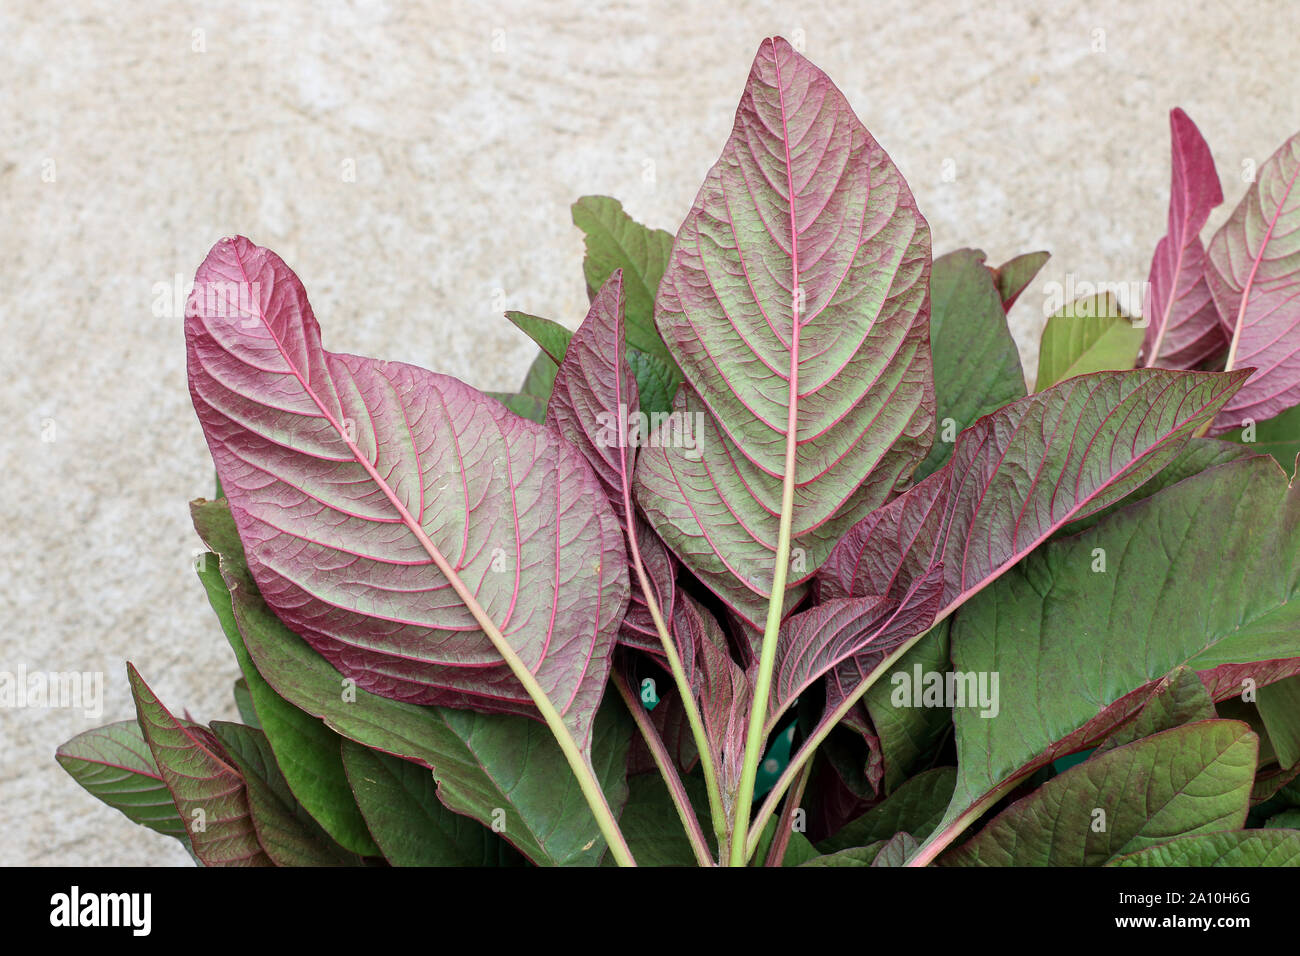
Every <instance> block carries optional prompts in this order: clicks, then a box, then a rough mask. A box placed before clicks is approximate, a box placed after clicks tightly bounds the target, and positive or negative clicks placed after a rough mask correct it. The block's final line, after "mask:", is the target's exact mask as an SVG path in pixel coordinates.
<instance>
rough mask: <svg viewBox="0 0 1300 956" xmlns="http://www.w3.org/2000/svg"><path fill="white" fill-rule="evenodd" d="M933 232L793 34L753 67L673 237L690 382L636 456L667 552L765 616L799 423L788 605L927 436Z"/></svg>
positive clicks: (670, 317) (680, 340)
mask: <svg viewBox="0 0 1300 956" xmlns="http://www.w3.org/2000/svg"><path fill="white" fill-rule="evenodd" d="M929 278H930V236H929V227H928V226H927V225H926V223H925V220H924V219H923V218H922V217H921V215H920V213H919V212H918V211H917V208H916V203H915V201H914V200H913V198H912V195H911V192H910V191H909V190H908V187H907V184H906V183H905V182H904V181H903V177H902V175H901V174H900V173H899V171H898V169H897V168H896V167H895V166H894V164H893V163H892V162H891V161H890V159H889V157H888V156H887V155H886V154H885V152H884V150H883V149H881V148H880V146H879V144H877V143H876V141H875V140H874V139H873V138H872V137H871V135H870V134H869V133H868V132H867V130H866V128H865V127H863V125H862V124H861V123H860V122H859V121H858V119H857V117H856V116H855V115H854V114H853V110H852V109H851V108H850V107H849V104H848V101H847V100H846V99H845V98H844V96H843V94H841V93H840V91H839V90H838V89H836V88H835V86H834V84H833V83H832V82H831V81H830V79H829V78H828V77H827V76H826V75H825V74H824V73H822V72H821V71H820V70H819V69H817V67H815V66H814V65H813V64H812V63H810V62H809V61H808V60H806V59H804V58H803V57H802V56H800V55H799V54H798V53H796V52H795V51H794V50H793V49H792V48H791V46H790V44H789V43H787V42H786V41H785V40H783V39H780V38H775V39H770V40H765V41H764V42H763V44H762V45H761V46H760V48H759V50H758V54H757V56H756V57H755V59H754V64H753V68H752V70H751V72H750V75H749V81H748V83H747V85H746V87H745V91H744V95H743V96H742V98H741V101H740V106H739V108H738V109H737V111H736V120H735V126H734V127H733V129H732V133H731V137H730V138H729V139H728V141H727V143H726V145H725V146H724V148H723V151H722V155H721V157H720V158H719V160H718V162H717V163H716V165H714V167H713V168H712V169H711V170H710V171H709V174H708V176H707V178H706V179H705V181H704V185H703V187H702V188H701V189H700V192H699V195H698V196H697V197H696V200H695V204H694V206H693V207H692V208H691V211H690V213H689V214H688V215H687V217H686V220H685V222H684V223H683V224H682V227H681V229H680V230H679V232H678V234H677V238H676V241H675V243H674V246H673V252H672V257H671V259H670V262H669V266H668V269H667V271H666V272H665V273H664V276H663V279H662V282H661V283H660V286H659V297H658V302H657V304H656V312H655V321H656V324H657V326H658V328H659V331H660V334H661V335H662V336H663V340H664V343H665V344H666V345H667V347H668V350H669V352H670V353H671V354H672V356H673V358H674V359H675V360H676V362H677V364H678V365H679V367H680V368H681V370H682V373H683V375H684V376H685V382H684V383H683V385H682V387H681V388H680V389H679V390H678V392H677V399H676V402H675V403H674V406H673V413H674V415H676V416H677V418H676V419H675V424H676V425H677V426H678V427H680V428H682V429H683V431H684V433H685V434H687V435H688V436H689V437H690V438H691V439H692V440H691V441H690V443H689V444H688V443H686V442H684V441H675V440H673V439H674V437H675V436H674V433H673V432H672V431H669V430H666V429H665V428H663V427H661V428H660V429H659V431H658V432H657V433H656V434H657V436H659V438H660V439H661V440H659V441H652V442H651V444H650V447H647V448H644V449H643V450H642V452H641V455H640V457H639V459H638V462H637V471H636V483H637V489H636V490H637V499H638V501H639V503H640V504H641V506H642V508H643V509H644V512H645V514H646V518H647V520H648V521H649V522H650V524H651V525H652V526H653V527H654V529H655V530H656V531H657V532H658V533H659V534H660V535H661V536H662V537H663V538H664V540H665V542H666V543H667V545H668V547H669V549H670V550H671V551H672V552H673V553H674V554H676V556H677V557H678V558H679V559H680V560H681V561H682V563H683V564H685V565H686V566H687V567H688V568H689V569H690V570H691V571H692V572H693V573H694V574H695V575H696V576H697V577H699V578H700V580H701V581H703V582H704V583H705V584H706V585H707V586H708V587H709V588H710V589H711V590H713V591H714V592H715V593H716V594H717V595H718V596H719V597H720V598H722V599H723V600H724V601H725V602H726V603H727V604H728V605H730V607H731V608H733V609H734V610H735V611H736V612H737V614H739V615H740V616H741V617H742V618H744V619H745V620H747V621H748V622H749V623H750V624H752V625H755V626H757V625H758V624H759V623H760V622H761V621H762V620H763V619H764V617H765V615H766V610H767V606H768V601H769V597H770V592H771V588H772V581H773V574H774V571H775V567H774V561H775V556H776V550H777V536H778V526H779V524H780V520H781V511H782V505H781V502H782V479H783V476H784V475H785V473H786V471H787V468H786V452H787V445H788V444H789V441H788V439H789V437H790V432H791V430H792V429H793V430H794V433H795V434H794V444H795V454H794V463H793V473H794V480H795V491H794V501H793V508H792V513H791V521H792V539H791V540H792V552H791V553H792V555H793V556H794V561H793V562H792V563H793V564H794V566H793V567H792V568H791V575H790V580H789V589H788V593H787V594H786V596H785V601H784V607H785V608H786V609H788V610H791V611H792V610H793V609H794V607H795V605H796V604H797V603H798V600H799V598H800V597H801V596H802V594H803V593H805V592H806V589H807V584H808V582H809V581H810V580H811V578H812V576H813V575H814V574H815V573H816V571H817V569H818V568H819V567H820V566H821V563H822V561H823V560H824V559H825V558H826V556H827V555H828V554H829V553H830V550H831V548H832V547H833V546H834V544H835V542H836V540H838V538H839V537H840V535H841V534H843V532H844V531H845V530H847V529H848V528H849V527H850V526H851V525H852V524H854V523H855V522H856V521H859V520H861V519H862V518H863V517H865V516H866V515H867V514H869V513H870V512H871V511H872V510H873V509H874V508H876V507H878V506H879V505H881V504H883V503H884V502H885V501H886V500H887V499H888V498H889V496H890V495H891V494H892V493H893V491H894V488H895V486H896V485H897V484H898V483H899V481H900V480H903V479H905V478H906V477H907V476H908V475H909V474H910V473H911V472H912V470H913V469H914V468H915V467H916V465H917V463H918V462H919V461H920V460H921V459H923V458H924V457H925V454H926V452H927V451H928V449H929V446H930V442H931V440H932V437H933V427H934V414H935V399H934V387H933V381H932V374H931V366H930V350H929V347H928V333H929V317H930V316H929V311H930V310H929V286H930V282H929Z"/></svg>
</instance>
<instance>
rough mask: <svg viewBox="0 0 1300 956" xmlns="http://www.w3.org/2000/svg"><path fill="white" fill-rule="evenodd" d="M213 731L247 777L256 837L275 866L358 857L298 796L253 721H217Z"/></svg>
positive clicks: (321, 863) (340, 861) (346, 860)
mask: <svg viewBox="0 0 1300 956" xmlns="http://www.w3.org/2000/svg"><path fill="white" fill-rule="evenodd" d="M212 732H213V733H214V734H216V735H217V739H218V740H220V741H221V743H222V744H224V745H225V750H226V756H228V757H229V758H230V759H231V760H233V761H234V762H235V765H236V768H237V769H238V770H239V772H240V774H241V775H242V776H243V778H244V786H245V788H246V795H247V797H248V810H249V813H250V814H251V816H252V820H253V828H254V829H255V830H256V831H257V840H258V842H259V843H260V844H261V845H262V849H264V850H265V851H266V855H267V856H269V857H270V858H271V860H272V861H273V862H274V863H275V864H276V865H277V866H341V865H343V864H345V863H359V862H360V858H359V857H357V856H354V855H353V856H350V855H349V854H348V852H347V851H346V850H344V849H343V847H341V846H339V845H338V844H337V843H335V842H334V841H333V840H331V839H330V837H329V835H328V834H326V833H325V831H324V830H323V829H321V827H320V824H318V823H317V822H316V821H315V820H313V819H312V817H311V815H310V814H309V813H307V811H306V810H305V809H303V807H302V805H301V804H300V803H299V802H298V801H297V800H295V799H294V796H293V793H292V792H291V791H290V790H289V785H288V783H286V782H285V779H284V775H283V774H281V773H280V768H279V767H278V766H277V765H276V762H275V754H274V753H273V752H272V750H271V745H270V744H269V743H268V742H267V739H266V735H265V734H263V733H262V732H261V731H259V730H256V729H255V728H252V727H245V726H243V725H241V724H231V723H226V722H224V721H213V723H212Z"/></svg>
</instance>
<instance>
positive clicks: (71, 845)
mask: <svg viewBox="0 0 1300 956" xmlns="http://www.w3.org/2000/svg"><path fill="white" fill-rule="evenodd" d="M481 6H486V5H478V4H473V3H469V2H465V3H450V2H448V3H429V4H419V5H416V4H397V3H392V4H383V3H370V4H361V3H358V4H331V3H318V4H308V3H306V2H293V3H282V4H258V3H243V4H222V5H217V8H216V9H213V10H204V9H201V7H200V6H199V5H197V4H196V5H192V6H191V5H163V6H160V5H157V4H145V3H134V2H120V0H115V2H103V3H90V2H73V3H68V4H49V3H39V2H35V0H10V2H7V3H5V4H4V5H3V7H0V36H3V37H4V38H5V55H4V56H3V57H0V183H2V192H0V195H2V196H3V205H0V218H2V221H3V223H4V227H5V228H4V229H3V231H2V232H0V243H2V244H3V248H2V249H0V262H3V267H2V274H3V285H2V286H0V330H2V331H0V411H2V412H3V415H4V421H5V427H4V429H3V430H2V431H0V474H2V475H3V483H4V484H3V496H2V498H0V509H2V510H0V530H2V531H3V533H2V534H0V569H2V570H0V616H2V619H3V621H4V625H5V633H4V634H3V636H2V637H0V648H2V654H0V670H9V671H14V670H17V669H18V668H19V667H26V668H28V669H29V670H37V669H43V670H44V669H55V670H74V669H75V670H89V671H101V672H103V674H104V692H105V700H104V705H103V715H102V716H101V717H99V718H97V719H88V718H87V717H85V716H84V714H82V713H81V712H80V711H76V710H70V709H43V708H29V709H8V710H0V741H2V742H3V743H2V745H0V806H2V807H3V811H2V813H3V820H2V821H0V863H38V864H55V863H65V864H66V863H91V864H111V863H124V864H126V863H129V864H188V858H187V857H186V856H185V854H184V852H183V851H182V850H181V849H180V847H179V846H178V845H177V844H175V843H174V842H173V841H170V840H168V839H166V838H164V837H159V836H156V835H153V834H150V833H148V832H147V831H144V830H141V829H139V828H137V827H134V826H133V825H131V824H130V823H128V822H126V821H125V820H124V819H123V818H122V817H120V816H119V815H117V814H116V813H115V812H113V811H111V810H108V809H107V808H104V807H102V806H100V805H99V804H98V803H96V802H95V801H94V800H92V799H91V798H90V797H88V796H86V795H85V794H84V793H82V792H81V791H80V790H79V789H78V788H77V787H76V785H75V784H74V783H73V782H72V781H71V779H70V778H68V777H67V776H66V775H65V774H64V773H63V772H62V771H61V770H59V768H58V767H57V765H56V764H55V763H54V762H53V759H52V754H53V752H54V749H55V747H56V746H57V745H58V743H59V742H60V741H62V740H64V739H65V738H67V737H70V736H72V735H73V734H75V733H78V732H80V731H82V730H85V729H88V728H89V727H91V726H94V725H95V724H98V723H102V722H106V721H109V720H118V719H123V718H126V717H130V716H132V708H131V704H130V698H129V695H128V693H127V685H126V679H125V669H124V665H123V661H124V660H125V659H127V658H130V659H131V660H133V661H134V662H135V663H136V665H137V666H138V667H139V668H140V669H141V672H142V673H143V674H144V676H145V677H146V679H147V680H149V681H150V682H151V683H152V684H153V686H154V688H155V690H157V692H158V693H159V694H160V695H161V696H162V698H163V699H164V700H166V701H167V702H169V703H170V704H171V705H173V706H174V707H176V708H177V709H178V710H179V709H181V708H188V709H189V710H190V712H191V713H192V714H193V715H194V716H195V717H196V718H199V719H202V720H211V719H213V718H231V717H233V716H234V706H233V703H232V702H231V698H230V694H229V687H230V682H231V681H232V680H233V679H234V678H235V676H236V668H235V664H234V661H233V659H232V656H231V654H230V652H229V649H228V648H227V646H226V644H225V642H224V640H223V639H222V637H221V635H220V632H219V630H218V628H217V626H216V623H215V621H214V619H213V617H212V615H211V613H210V612H209V610H208V608H207V605H206V601H205V599H204V597H203V594H202V590H201V588H200V587H199V585H198V583H197V582H196V581H195V579H194V575H193V572H192V570H191V569H190V560H191V553H192V551H193V550H194V549H195V548H197V547H198V540H197V538H196V537H195V536H194V534H193V532H192V531H191V529H190V526H189V520H188V514H187V509H186V502H187V501H188V500H189V499H190V498H191V497H194V496H197V495H204V494H209V493H210V488H211V464H210V462H209V460H208V457H207V453H206V448H205V446H204V443H203V438H202V435H201V433H200V431H199V428H198V425H197V422H196V421H195V419H194V416H193V412H192V411H191V409H190V405H189V396H188V393H187V391H186V387H185V375H184V350H183V347H182V335H181V325H180V321H179V317H178V315H177V314H174V313H173V312H172V310H171V309H170V307H169V306H167V303H166V301H162V302H160V301H159V300H160V299H163V300H166V299H167V296H160V295H159V293H158V289H157V286H158V284H163V285H166V286H171V285H172V284H179V286H180V289H179V290H178V291H177V293H176V296H177V297H178V298H182V299H183V295H184V292H185V290H186V289H187V288H188V283H189V281H190V279H191V278H192V276H193V273H194V269H195V268H196V267H197V265H198V264H199V262H200V261H201V260H202V259H203V256H204V254H205V253H206V252H207V250H208V248H209V247H210V246H211V244H212V243H213V242H214V241H215V240H216V239H217V238H219V237H221V236H223V235H226V234H230V233H243V234H245V235H248V236H250V237H251V238H252V239H253V240H254V241H256V242H258V243H260V244H263V245H269V246H272V247H273V248H275V249H276V250H277V251H279V252H280V253H281V254H282V255H283V256H284V258H285V259H286V260H287V261H288V262H289V264H290V265H291V266H292V267H293V268H294V269H295V270H296V271H297V272H298V273H299V275H300V276H301V277H302V279H303V281H304V282H305V283H306V286H307V289H308V291H309V293H310V295H311V298H312V302H313V305H314V307H315V309H316V313H317V315H318V316H319V317H320V319H321V321H322V322H323V323H324V327H325V341H326V344H327V346H329V347H330V348H332V349H334V350H336V351H352V352H358V353H361V354H369V355H380V356H385V357H391V358H400V359H403V360H405V361H410V362H414V363H418V364H422V365H426V366H430V367H433V368H436V369H439V370H441V371H446V372H450V373H453V374H456V375H458V376H460V377H462V378H465V379H466V380H468V381H470V382H472V383H474V384H476V385H479V386H482V387H485V388H492V389H505V388H509V387H511V386H513V385H514V384H515V383H516V381H517V380H518V379H519V378H520V377H522V375H523V372H524V370H525V368H526V366H527V362H528V360H529V358H530V356H531V349H530V347H529V345H528V344H526V340H525V339H524V338H523V337H522V336H521V335H520V334H519V333H517V332H516V331H515V330H514V329H513V328H512V327H511V326H510V325H509V324H508V323H507V322H506V321H505V320H504V319H502V318H501V317H500V314H501V312H502V311H503V310H505V309H507V308H522V309H526V310H528V311H532V312H536V313H539V314H542V315H549V316H553V317H555V318H557V319H559V320H561V321H563V322H565V323H566V324H568V325H571V326H572V325H575V324H576V323H577V321H578V320H579V319H580V318H581V316H582V313H583V311H584V302H585V295H584V289H583V283H582V276H581V269H580V260H581V250H582V243H581V237H580V234H579V233H578V232H577V230H576V229H574V228H573V227H572V225H571V223H570V221H569V212H568V206H569V203H570V202H571V201H572V200H573V199H575V198H576V197H578V196H579V195H582V194H584V193H607V194H610V195H614V196H618V197H620V198H621V199H622V200H623V201H624V202H625V204H626V206H627V208H628V209H629V211H630V212H631V213H632V214H633V215H635V216H637V217H639V218H641V219H642V220H644V221H646V222H648V223H651V224H654V225H659V226H663V227H665V228H668V229H669V230H675V228H676V225H677V223H678V222H679V221H680V219H681V217H682V216H683V214H684V213H685V211H686V209H687V208H688V206H689V204H690V202H691V200H692V198H693V196H694V193H695V190H696V188H697V187H698V185H699V182H700V180H701V179H702V178H703V176H704V173H705V171H706V170H707V169H708V167H709V165H710V163H711V162H712V161H713V160H714V158H715V157H716V155H717V152H718V150H719V149H720V147H721V145H722V143H723V141H724V140H725V138H726V135H727V132H728V130H729V128H730V124H731V119H732V114H733V111H734V109H735V104H736V101H737V98H738V96H739V93H740V90H741V87H742V85H743V83H744V80H745V76H746V74H747V72H748V69H749V64H750V60H751V58H752V56H753V53H754V50H755V48H756V46H757V44H758V43H759V41H760V40H761V39H762V38H763V37H764V36H766V35H768V34H771V33H778V32H779V33H782V34H785V35H786V36H788V37H790V38H791V40H792V41H794V42H796V43H797V44H798V43H802V44H803V46H804V47H805V50H806V52H807V53H808V54H809V55H810V56H812V57H813V58H814V59H815V60H816V61H817V62H818V63H819V64H820V65H821V66H822V67H823V68H824V69H826V70H827V71H828V72H829V73H830V74H831V76H832V77H833V78H834V79H835V81H836V82H837V84H838V85H839V86H840V87H841V89H843V90H844V92H845V94H846V95H847V96H848V98H849V100H850V102H851V103H852V104H853V105H854V107H855V109H856V110H857V112H858V114H859V116H860V117H861V118H862V120H863V122H864V123H866V125H867V126H868V128H870V129H871V130H872V132H873V133H874V134H875V136H876V137H877V138H878V139H879V140H880V142H881V143H882V145H883V146H884V147H885V148H886V149H887V150H888V151H889V153H890V154H891V156H892V157H893V159H894V161H895V162H896V163H897V164H898V165H899V167H900V168H901V169H902V171H903V173H904V175H905V176H906V177H907V178H908V180H909V182H910V183H911V185H912V188H913V191H914V192H915V193H916V196H917V199H918V201H919V203H920V207H921V210H922V212H923V213H924V214H925V215H926V216H927V218H928V219H929V221H930V224H931V227H932V229H933V233H934V239H935V247H936V249H937V250H938V251H946V250H948V249H952V248H956V247H958V246H962V245H975V246H979V247H982V248H984V249H985V250H987V251H988V253H989V256H990V260H992V261H1000V260H1002V259H1005V258H1008V257H1010V256H1012V255H1014V254H1016V253H1019V252H1023V251H1027V250H1031V249H1038V248H1044V249H1049V250H1051V251H1052V253H1053V260H1052V262H1051V263H1050V265H1049V267H1048V269H1047V270H1046V272H1045V273H1044V274H1043V275H1042V276H1040V278H1039V279H1038V280H1037V281H1036V282H1035V284H1034V285H1033V286H1032V287H1031V289H1030V290H1029V291H1028V292H1027V293H1026V294H1025V296H1024V297H1023V299H1022V300H1021V302H1020V304H1018V305H1017V307H1016V310H1015V313H1014V315H1013V326H1014V331H1015V333H1016V335H1017V339H1018V341H1019V342H1020V344H1021V347H1022V351H1023V353H1024V355H1025V358H1026V359H1027V360H1029V361H1033V360H1034V356H1035V347H1034V339H1035V338H1036V336H1037V332H1038V329H1039V327H1040V326H1041V323H1042V315H1043V304H1044V300H1045V291H1050V288H1049V286H1048V283H1051V282H1062V283H1063V282H1065V280H1066V275H1067V273H1073V274H1074V275H1075V277H1076V279H1077V280H1086V281H1093V282H1096V281H1106V282H1139V281H1141V280H1143V279H1145V277H1146V272H1147V267H1148V264H1149V262H1150V256H1151V250H1152V247H1153V244H1154V242H1155V240H1156V238H1157V237H1158V236H1159V235H1160V233H1161V232H1162V231H1163V229H1164V221H1165V203H1166V201H1167V189H1168V176H1169V173H1168V162H1169V160H1168V152H1169V147H1168V121H1167V112H1168V110H1169V108H1170V107H1172V106H1174V105H1181V106H1183V107H1184V108H1185V109H1187V111H1188V112H1189V113H1190V115H1191V116H1192V118H1193V119H1194V120H1196V122H1197V123H1198V124H1199V125H1200V127H1201V129H1202V131H1203V132H1204V133H1205V135H1206V137H1207V138H1208V140H1209V142H1210V145H1211V147H1212V149H1213V151H1214V156H1215V159H1216V160H1217V161H1218V163H1219V165H1220V171H1221V174H1222V176H1223V179H1224V190H1225V193H1226V194H1227V196H1228V203H1229V204H1231V203H1235V202H1236V200H1237V198H1238V197H1239V196H1240V195H1241V192H1242V189H1243V188H1244V187H1243V184H1242V180H1241V171H1242V169H1243V164H1244V163H1248V162H1250V161H1254V162H1255V163H1260V162H1262V161H1263V160H1264V159H1265V158H1266V157H1267V156H1268V155H1269V154H1270V153H1271V152H1272V151H1273V150H1274V149H1275V148H1276V147H1277V146H1278V145H1279V144H1280V143H1281V142H1282V140H1283V139H1284V138H1285V137H1287V136H1288V135H1290V134H1291V133H1292V132H1294V131H1295V130H1296V129H1297V128H1300V75H1298V74H1297V73H1296V71H1295V70H1294V68H1293V67H1294V53H1295V46H1294V44H1295V38H1296V37H1297V36H1300V5H1297V4H1294V3H1289V2H1285V0H1278V2H1275V3H1261V4H1252V3H1244V2H1231V3H1230V2H1227V0H1213V2H1198V3H1190V4H1168V5H1160V6H1158V5H1155V4H1132V3H1125V2H1106V3H1091V4H1087V5H1084V4H1073V3H1061V4H1051V5H1043V6H1047V7H1048V8H1049V11H1050V12H1048V11H1042V12H1038V13H1033V12H1029V11H1028V10H1022V9H1017V7H1021V6H1025V7H1027V6H1029V5H1012V4H993V5H988V4H967V3H957V2H943V0H907V2H900V3H880V2H873V3H860V2H852V3H818V4H807V5H804V7H803V9H800V6H799V5H796V4H787V3H744V4H737V5H735V8H734V9H732V10H731V11H730V12H719V9H720V7H722V6H723V5H722V4H719V3H717V2H716V0H711V2H700V3H676V4H669V5H664V4H644V5H642V4H636V3H618V4H614V3H610V4H601V3H593V4H583V5H580V6H572V7H570V8H568V9H567V10H566V8H565V6H564V5H561V4H549V3H533V4H529V3H523V2H518V0H516V2H506V3H501V4H495V5H493V7H494V10H493V11H492V12H490V13H489V12H484V11H483V10H482V9H480V7H481ZM1161 6H1167V7H1168V8H1169V9H1162V8H1161ZM160 10H165V11H166V12H160ZM976 10H978V11H979V12H978V13H977V12H975V11H976ZM1188 10H1190V11H1192V13H1187V12H1185V11H1188ZM1178 11H1184V12H1178ZM196 31H202V32H201V33H199V32H196ZM198 47H202V48H203V49H202V51H200V50H199V49H196V48H198ZM51 164H52V165H51ZM350 171H355V175H354V176H350V175H348V174H349V172H350ZM51 173H52V174H53V175H52V176H51ZM51 178H52V180H53V181H47V180H49V179H51ZM350 179H352V180H355V181H349V180H350ZM1226 213H1227V206H1225V207H1221V208H1220V209H1219V210H1218V211H1217V212H1216V214H1215V216H1214V218H1213V219H1212V220H1211V223H1210V226H1211V228H1214V227H1216V226H1217V225H1218V224H1219V222H1221V221H1222V220H1223V218H1225V216H1226ZM160 313H161V314H160ZM51 438H52V439H53V440H46V439H51Z"/></svg>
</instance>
